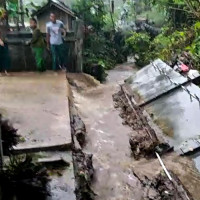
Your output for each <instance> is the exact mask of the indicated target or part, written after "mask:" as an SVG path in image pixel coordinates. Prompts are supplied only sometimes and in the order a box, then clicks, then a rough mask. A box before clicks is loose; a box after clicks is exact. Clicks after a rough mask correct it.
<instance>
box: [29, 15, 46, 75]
mask: <svg viewBox="0 0 200 200" xmlns="http://www.w3.org/2000/svg"><path fill="white" fill-rule="evenodd" d="M30 27H31V29H32V31H33V37H32V40H31V41H30V44H31V47H32V49H33V53H34V55H35V60H36V65H37V70H38V71H40V72H43V71H45V62H44V51H45V47H46V44H45V41H44V38H43V35H42V33H41V31H40V30H39V29H38V28H37V20H36V19H35V18H31V19H30Z"/></svg>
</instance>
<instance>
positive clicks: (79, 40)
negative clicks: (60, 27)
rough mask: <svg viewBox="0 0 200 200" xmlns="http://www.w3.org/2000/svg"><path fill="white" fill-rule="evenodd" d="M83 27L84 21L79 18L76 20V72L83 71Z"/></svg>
mask: <svg viewBox="0 0 200 200" xmlns="http://www.w3.org/2000/svg"><path fill="white" fill-rule="evenodd" d="M83 27H84V23H83V21H81V20H79V19H77V20H76V21H75V29H74V31H75V37H76V38H75V39H76V41H75V49H74V51H75V52H74V54H75V60H76V64H75V65H76V66H75V72H82V71H83V58H82V54H83Z"/></svg>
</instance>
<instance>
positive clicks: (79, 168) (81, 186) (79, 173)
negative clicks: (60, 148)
mask: <svg viewBox="0 0 200 200" xmlns="http://www.w3.org/2000/svg"><path fill="white" fill-rule="evenodd" d="M70 119H71V132H72V141H73V146H72V150H73V154H72V155H73V164H74V174H75V179H76V190H75V193H76V197H77V200H94V197H95V193H94V192H93V190H92V189H91V184H92V180H93V175H94V168H93V163H92V156H93V155H92V154H87V153H85V152H84V151H83V150H82V147H83V146H84V145H85V141H86V128H85V124H84V123H83V121H82V120H81V118H80V116H79V115H78V113H77V110H76V108H75V107H74V105H73V103H72V101H71V102H70Z"/></svg>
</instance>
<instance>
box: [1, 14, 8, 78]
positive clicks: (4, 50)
mask: <svg viewBox="0 0 200 200" xmlns="http://www.w3.org/2000/svg"><path fill="white" fill-rule="evenodd" d="M6 17H7V13H6V11H5V12H4V14H3V16H2V18H1V19H0V76H1V72H2V71H3V72H4V73H5V75H9V74H8V72H7V70H8V69H9V68H10V54H9V49H8V44H7V42H6V35H7V32H8V26H7V24H6Z"/></svg>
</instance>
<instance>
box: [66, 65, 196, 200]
mask: <svg viewBox="0 0 200 200" xmlns="http://www.w3.org/2000/svg"><path fill="white" fill-rule="evenodd" d="M133 73H135V70H134V69H133V68H132V67H131V66H128V65H123V66H119V67H117V68H116V69H115V70H111V71H109V72H108V74H109V75H108V81H107V82H106V83H105V84H102V85H100V84H99V83H97V82H95V81H94V80H93V79H91V82H90V84H89V85H88V80H87V79H88V78H89V77H87V79H86V78H85V75H81V74H79V75H78V76H77V77H76V75H75V74H68V79H69V82H70V84H71V87H72V91H73V96H74V100H75V105H76V107H77V109H78V111H79V115H80V117H81V119H82V120H83V122H84V123H85V126H86V130H87V138H86V141H87V143H86V146H85V147H84V151H85V152H88V153H92V154H93V165H94V169H95V179H94V181H93V184H92V187H93V190H94V192H95V194H97V196H96V197H95V199H96V200H100V199H101V200H108V199H109V200H112V199H113V200H133V199H135V200H143V199H147V200H150V199H152V198H153V199H154V197H152V196H151V195H152V193H156V192H157V189H156V188H155V187H153V192H151V193H150V194H149V193H147V192H146V191H147V188H146V187H145V188H146V189H145V188H144V184H143V183H142V182H141V181H140V180H139V179H138V177H145V176H146V177H148V180H151V181H153V182H154V181H155V180H156V177H158V176H159V174H160V172H161V171H162V167H161V166H160V164H159V161H158V160H157V159H156V158H151V159H146V158H140V160H135V159H134V158H133V156H132V155H131V149H130V144H129V139H130V136H131V134H132V132H133V129H132V128H131V127H130V126H128V125H123V124H122V123H123V120H122V118H121V117H120V116H119V114H120V112H119V111H118V110H116V109H115V108H114V102H113V99H112V95H113V94H114V93H116V92H117V91H119V89H120V86H119V84H121V83H123V81H124V79H126V78H128V77H129V76H130V75H132V74H133ZM77 86H78V87H77ZM162 159H163V161H164V163H165V165H166V167H167V168H168V169H169V170H171V171H172V172H173V173H175V174H176V175H177V177H178V178H179V179H180V182H182V183H183V185H184V186H185V188H186V190H188V191H189V193H190V194H191V195H192V197H193V198H194V199H195V200H198V199H199V196H200V192H199V191H200V176H199V174H198V172H197V170H196V169H195V167H194V163H193V161H192V160H191V159H189V158H185V157H179V156H177V155H176V154H175V153H170V154H167V155H165V156H164V157H162ZM146 185H147V186H148V184H146ZM160 197H161V195H160V196H159V198H160ZM159 198H157V199H159ZM168 199H172V198H170V197H169V198H168ZM175 199H176V198H175Z"/></svg>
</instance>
